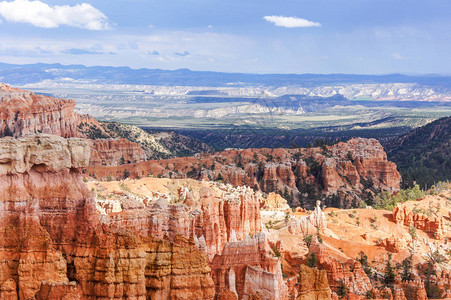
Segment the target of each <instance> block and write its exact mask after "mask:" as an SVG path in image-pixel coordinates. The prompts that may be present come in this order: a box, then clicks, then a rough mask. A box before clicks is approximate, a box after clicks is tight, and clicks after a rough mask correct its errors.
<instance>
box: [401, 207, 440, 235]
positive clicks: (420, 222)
mask: <svg viewBox="0 0 451 300" xmlns="http://www.w3.org/2000/svg"><path fill="white" fill-rule="evenodd" d="M393 219H394V220H395V222H396V224H400V225H405V226H407V227H410V226H414V227H415V228H417V229H420V230H423V231H425V232H427V233H430V234H431V235H432V236H433V237H434V238H435V239H442V238H443V237H444V236H445V234H446V228H445V226H444V221H443V217H440V216H436V217H428V216H427V215H426V214H423V213H414V212H413V211H412V210H411V209H410V208H408V207H407V206H406V205H404V204H398V205H397V206H396V207H395V208H394V209H393Z"/></svg>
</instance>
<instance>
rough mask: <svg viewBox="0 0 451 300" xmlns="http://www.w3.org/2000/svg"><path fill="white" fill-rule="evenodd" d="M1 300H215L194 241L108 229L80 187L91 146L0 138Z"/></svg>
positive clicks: (41, 137)
mask: <svg viewBox="0 0 451 300" xmlns="http://www.w3.org/2000/svg"><path fill="white" fill-rule="evenodd" d="M0 149H2V151H1V156H0V165H1V171H0V189H1V190H2V191H3V192H2V193H1V196H0V257H1V263H0V296H1V298H2V299H8V298H10V299H17V298H20V299H29V298H33V297H36V298H37V299H49V297H50V295H52V297H56V298H59V299H63V298H64V299H96V298H97V299H98V298H109V299H111V298H130V299H147V298H149V297H151V298H152V299H172V298H195V299H213V296H214V284H213V281H212V278H211V275H210V271H211V269H210V267H209V266H208V260H207V258H206V256H205V255H204V254H203V253H202V252H200V251H199V250H198V249H197V247H196V246H195V244H194V242H193V241H192V240H188V239H186V238H184V237H182V236H180V237H178V236H176V237H174V239H173V241H169V240H167V239H156V238H153V237H151V236H141V235H140V234H139V233H138V232H134V231H132V230H128V229H126V228H113V227H111V226H108V224H105V223H102V222H101V221H100V220H99V216H98V214H97V211H96V206H95V201H94V198H93V196H92V193H91V192H90V191H89V190H88V188H87V186H86V185H85V183H84V182H83V181H82V177H81V169H82V168H83V167H85V166H86V165H87V164H88V162H89V153H90V150H89V149H90V148H89V144H88V142H87V141H86V140H83V139H64V138H61V137H57V136H49V135H37V136H28V137H24V138H20V139H13V138H3V139H0Z"/></svg>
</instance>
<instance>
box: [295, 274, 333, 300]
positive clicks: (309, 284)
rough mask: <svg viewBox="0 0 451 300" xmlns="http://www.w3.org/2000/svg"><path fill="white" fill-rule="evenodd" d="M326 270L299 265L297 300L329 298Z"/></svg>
mask: <svg viewBox="0 0 451 300" xmlns="http://www.w3.org/2000/svg"><path fill="white" fill-rule="evenodd" d="M331 297H332V296H331V291H330V288H329V284H328V281H327V272H326V271H325V270H318V269H317V268H309V267H307V266H305V265H301V270H300V272H299V294H298V296H297V298H296V299H297V300H323V299H324V300H325V299H331Z"/></svg>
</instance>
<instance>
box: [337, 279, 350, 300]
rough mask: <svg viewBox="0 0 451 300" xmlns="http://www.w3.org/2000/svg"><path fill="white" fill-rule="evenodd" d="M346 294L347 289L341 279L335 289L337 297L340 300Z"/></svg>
mask: <svg viewBox="0 0 451 300" xmlns="http://www.w3.org/2000/svg"><path fill="white" fill-rule="evenodd" d="M347 293H348V288H347V287H346V285H345V283H344V281H343V279H341V280H340V285H339V286H338V289H337V295H338V297H340V299H342V298H344V297H345V296H346V294H347Z"/></svg>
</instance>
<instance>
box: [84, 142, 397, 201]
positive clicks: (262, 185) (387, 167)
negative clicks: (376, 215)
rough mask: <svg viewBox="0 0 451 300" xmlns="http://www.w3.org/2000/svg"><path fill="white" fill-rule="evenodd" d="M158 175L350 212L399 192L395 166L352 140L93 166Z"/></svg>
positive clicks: (118, 173)
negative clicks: (372, 197)
mask: <svg viewBox="0 0 451 300" xmlns="http://www.w3.org/2000/svg"><path fill="white" fill-rule="evenodd" d="M124 172H126V173H127V174H130V176H131V177H133V178H137V177H143V176H161V177H167V178H185V177H189V178H194V179H204V180H222V181H225V182H228V183H231V184H232V185H234V186H242V185H246V186H249V187H251V188H254V189H256V190H262V191H265V192H268V193H269V192H276V193H278V194H280V195H282V196H283V197H284V198H285V199H287V201H288V203H289V204H290V205H295V206H296V205H299V204H300V201H301V202H302V204H303V205H304V206H305V207H310V208H314V207H315V201H316V199H317V198H323V199H324V201H325V203H326V205H328V206H336V207H340V206H343V207H349V206H351V205H358V204H359V202H360V201H366V200H368V199H367V198H368V197H369V196H368V195H369V194H371V195H374V193H375V192H377V191H388V192H395V191H397V190H399V187H400V175H399V173H398V171H397V170H396V165H395V164H393V163H391V162H389V161H387V156H386V154H385V152H384V150H383V148H382V146H381V145H380V143H379V142H378V141H377V140H375V139H361V138H357V139H352V140H350V141H348V142H346V143H338V144H336V145H333V146H326V147H323V148H306V149H245V150H236V149H230V150H225V151H221V152H217V153H214V154H206V153H203V154H201V155H198V156H195V157H187V158H178V159H168V160H158V161H156V160H152V161H146V162H141V163H137V164H134V165H130V166H127V165H125V166H117V167H102V166H99V167H92V168H89V170H88V173H89V174H92V175H95V176H96V178H106V177H108V176H110V175H111V176H113V178H123V174H124Z"/></svg>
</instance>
